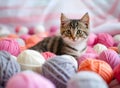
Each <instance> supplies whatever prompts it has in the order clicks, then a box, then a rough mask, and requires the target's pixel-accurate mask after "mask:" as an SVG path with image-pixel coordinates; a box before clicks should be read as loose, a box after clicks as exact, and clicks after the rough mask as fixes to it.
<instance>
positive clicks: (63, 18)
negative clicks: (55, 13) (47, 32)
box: [61, 13, 68, 22]
mask: <svg viewBox="0 0 120 88" xmlns="http://www.w3.org/2000/svg"><path fill="white" fill-rule="evenodd" d="M61 21H62V22H65V21H68V18H67V17H66V16H65V15H64V14H63V13H61Z"/></svg>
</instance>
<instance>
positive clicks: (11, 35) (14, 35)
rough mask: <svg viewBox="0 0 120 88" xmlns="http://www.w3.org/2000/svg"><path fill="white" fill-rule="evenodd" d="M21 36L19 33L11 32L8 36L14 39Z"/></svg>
mask: <svg viewBox="0 0 120 88" xmlns="http://www.w3.org/2000/svg"><path fill="white" fill-rule="evenodd" d="M18 37H19V36H18V35H17V34H9V35H8V36H7V38H12V39H15V38H18Z"/></svg>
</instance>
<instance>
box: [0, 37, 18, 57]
mask: <svg viewBox="0 0 120 88" xmlns="http://www.w3.org/2000/svg"><path fill="white" fill-rule="evenodd" d="M0 50H5V51H7V52H9V53H10V54H12V55H14V56H18V54H19V53H20V46H19V44H18V42H17V41H16V40H15V39H9V38H6V39H2V40H0Z"/></svg>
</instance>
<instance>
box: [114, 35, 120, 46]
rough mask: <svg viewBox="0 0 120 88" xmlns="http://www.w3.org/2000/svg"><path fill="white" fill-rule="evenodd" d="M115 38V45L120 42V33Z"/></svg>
mask: <svg viewBox="0 0 120 88" xmlns="http://www.w3.org/2000/svg"><path fill="white" fill-rule="evenodd" d="M113 39H114V45H115V46H118V44H119V43H120V34H117V35H114V36H113Z"/></svg>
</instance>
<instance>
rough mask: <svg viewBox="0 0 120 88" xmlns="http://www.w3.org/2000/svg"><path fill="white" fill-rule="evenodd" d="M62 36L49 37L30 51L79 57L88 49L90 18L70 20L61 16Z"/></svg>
mask: <svg viewBox="0 0 120 88" xmlns="http://www.w3.org/2000/svg"><path fill="white" fill-rule="evenodd" d="M60 31H61V36H53V37H47V38H45V39H44V40H43V41H41V42H39V43H38V44H36V45H35V46H33V47H31V48H30V49H33V50H37V51H39V52H45V51H50V52H53V53H55V54H57V55H63V54H68V55H71V56H74V57H79V56H80V55H81V54H82V53H84V52H85V50H86V47H87V37H88V35H89V16H88V14H85V15H84V16H83V17H82V18H81V19H79V20H78V19H68V18H66V17H65V16H64V15H63V14H61V29H60Z"/></svg>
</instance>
